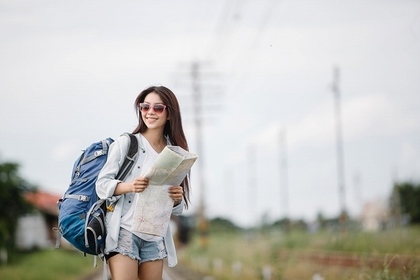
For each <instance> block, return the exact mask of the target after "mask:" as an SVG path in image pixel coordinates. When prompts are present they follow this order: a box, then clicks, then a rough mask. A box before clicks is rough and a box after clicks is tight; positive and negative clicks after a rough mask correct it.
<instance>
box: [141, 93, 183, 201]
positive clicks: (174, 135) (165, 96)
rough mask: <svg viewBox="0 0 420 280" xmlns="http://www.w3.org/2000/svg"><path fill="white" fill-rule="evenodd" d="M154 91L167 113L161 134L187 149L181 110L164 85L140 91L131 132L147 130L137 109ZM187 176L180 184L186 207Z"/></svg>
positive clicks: (175, 144) (174, 143) (173, 143)
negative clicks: (136, 122)
mask: <svg viewBox="0 0 420 280" xmlns="http://www.w3.org/2000/svg"><path fill="white" fill-rule="evenodd" d="M152 92H154V93H156V94H158V95H159V97H160V98H161V99H162V101H163V104H165V105H166V111H167V113H168V118H169V119H168V120H167V121H166V124H165V128H164V130H163V134H164V135H165V136H166V137H168V138H169V141H170V142H171V144H172V145H174V146H180V147H181V148H183V149H185V150H187V151H188V143H187V139H186V137H185V134H184V129H183V128H182V119H181V110H180V108H179V103H178V100H177V98H176V96H175V94H174V93H173V92H172V91H171V90H170V89H168V88H167V87H164V86H151V87H148V88H146V89H145V90H143V91H142V92H140V94H139V95H138V96H137V98H136V101H135V102H134V108H135V110H136V114H137V118H138V120H139V123H138V125H137V127H136V128H135V129H134V131H133V134H136V133H143V132H145V131H146V130H147V126H146V124H145V123H144V122H143V119H142V117H141V113H140V111H139V105H140V103H143V102H144V99H145V98H146V96H147V95H148V94H149V93H152ZM189 185H190V184H189V181H188V177H186V178H185V179H184V181H183V182H182V184H181V186H182V187H183V189H184V201H185V205H186V208H188V202H189V200H190V187H189Z"/></svg>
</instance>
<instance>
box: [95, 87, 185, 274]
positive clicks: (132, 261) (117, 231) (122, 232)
mask: <svg viewBox="0 0 420 280" xmlns="http://www.w3.org/2000/svg"><path fill="white" fill-rule="evenodd" d="M134 105H135V109H136V113H137V117H138V125H137V127H136V129H134V131H133V134H134V135H135V136H136V137H137V138H138V140H139V144H140V150H141V151H142V152H140V153H139V155H138V157H137V158H135V159H134V161H135V166H136V168H134V169H133V171H131V173H129V175H128V176H127V178H126V179H125V180H124V181H120V180H117V179H115V178H116V175H117V174H116V172H117V170H118V169H119V168H120V166H119V165H120V163H121V155H125V154H126V150H127V149H128V148H127V145H126V142H124V141H125V140H126V137H120V138H119V139H117V140H116V141H115V142H114V143H113V144H112V145H111V146H110V149H109V156H108V159H107V162H106V163H105V165H104V167H103V169H102V171H101V173H100V174H99V176H98V180H97V183H96V191H97V193H98V196H99V197H100V198H102V199H107V198H111V197H114V196H119V197H120V198H119V199H118V201H117V203H116V205H115V208H114V209H113V211H109V212H108V213H107V216H106V227H107V231H108V235H107V237H106V248H105V258H106V259H107V261H108V263H109V268H110V271H111V274H112V277H113V279H120V277H121V276H122V275H123V276H124V277H125V278H124V279H151V280H152V279H162V271H163V259H165V258H168V265H169V266H170V267H172V266H175V265H176V264H177V257H176V252H175V246H174V241H173V239H172V233H171V230H170V228H169V227H168V228H167V229H164V231H165V230H166V234H164V233H162V234H159V235H157V234H150V232H140V231H137V230H136V229H134V227H133V223H134V221H135V218H134V217H135V216H136V213H137V212H136V209H137V208H136V207H137V205H139V203H140V198H141V197H140V196H141V195H144V193H143V192H144V191H145V190H146V189H147V188H148V187H149V179H148V178H147V177H146V176H145V175H143V174H144V173H145V171H147V170H148V169H149V167H150V166H151V165H152V164H153V162H154V161H155V160H156V158H157V157H158V155H159V153H161V152H162V150H163V149H164V148H165V147H166V146H167V145H174V146H180V147H181V148H183V149H185V150H188V144H187V140H186V138H185V135H184V130H183V128H182V122H181V114H180V108H179V104H178V101H177V98H176V97H175V94H174V93H173V92H172V91H171V90H170V89H168V88H166V87H163V86H156V87H155V86H152V87H149V88H147V89H145V90H144V91H142V92H141V93H140V94H139V95H138V96H137V98H136V100H135V102H134ZM153 187H156V186H153ZM189 191H190V189H189V176H186V177H185V178H184V179H183V181H182V183H181V184H180V186H170V187H169V188H168V196H169V197H170V198H171V199H172V200H173V208H172V214H174V215H179V214H181V213H182V211H183V208H184V206H185V207H188V202H189ZM146 193H147V192H146ZM142 197H143V196H142ZM169 203H170V204H169V207H171V206H172V201H171V200H169ZM141 207H142V208H147V209H146V210H144V211H149V212H153V211H157V210H158V209H157V207H159V209H160V210H161V209H162V208H164V207H165V206H164V205H161V204H159V203H158V202H156V201H155V202H154V203H153V204H151V206H146V205H144V204H141ZM169 210H171V209H169Z"/></svg>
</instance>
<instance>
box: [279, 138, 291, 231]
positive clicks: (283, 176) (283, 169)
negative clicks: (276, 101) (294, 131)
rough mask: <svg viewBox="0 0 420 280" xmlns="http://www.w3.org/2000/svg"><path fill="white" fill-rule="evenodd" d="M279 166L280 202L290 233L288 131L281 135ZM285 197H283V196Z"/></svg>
mask: <svg viewBox="0 0 420 280" xmlns="http://www.w3.org/2000/svg"><path fill="white" fill-rule="evenodd" d="M279 147H280V154H279V159H280V160H279V165H280V172H279V174H280V178H279V179H280V180H279V182H280V201H283V209H284V210H283V211H284V218H285V222H286V225H285V226H286V228H285V229H286V232H289V229H290V221H289V186H288V185H289V178H288V174H287V151H286V130H281V131H280V134H279ZM282 195H283V196H282ZM280 217H281V215H280Z"/></svg>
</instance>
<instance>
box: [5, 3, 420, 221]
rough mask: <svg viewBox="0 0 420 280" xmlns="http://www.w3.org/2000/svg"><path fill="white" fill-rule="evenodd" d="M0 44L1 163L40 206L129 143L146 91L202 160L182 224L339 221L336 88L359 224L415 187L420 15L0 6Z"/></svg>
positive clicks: (384, 10) (416, 9) (238, 6)
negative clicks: (176, 108)
mask: <svg viewBox="0 0 420 280" xmlns="http://www.w3.org/2000/svg"><path fill="white" fill-rule="evenodd" d="M0 38H1V40H0V108H1V109H0V124H1V130H0V161H1V162H5V161H13V162H18V163H19V164H20V172H21V175H22V176H23V177H24V178H25V179H26V180H27V181H29V182H31V183H33V184H35V185H37V186H38V187H39V189H41V190H43V191H48V192H51V193H54V194H57V195H62V194H63V193H64V192H65V190H66V189H67V187H68V184H69V181H70V176H71V169H72V165H73V162H74V161H75V160H76V158H77V157H78V156H79V154H80V152H81V150H82V149H84V148H85V147H87V146H88V145H89V144H90V143H92V142H95V141H98V140H100V139H103V138H106V137H112V138H117V137H118V136H119V135H120V134H122V133H123V132H126V131H132V130H133V129H134V128H135V126H136V123H137V119H136V114H135V111H134V107H133V104H134V100H135V98H136V96H137V95H138V94H139V93H140V92H141V91H142V90H143V89H145V88H146V87H148V86H150V85H165V86H167V87H169V88H170V89H172V90H173V91H174V92H175V94H176V95H177V96H178V99H179V102H180V105H181V110H182V117H183V121H184V129H185V133H186V135H187V138H188V141H189V145H190V150H191V151H192V152H196V151H197V150H201V152H200V154H199V161H198V162H197V164H196V165H195V166H194V167H193V169H192V193H191V199H192V206H191V207H190V209H188V210H187V211H186V212H185V214H187V215H193V214H194V213H196V211H197V209H198V206H199V203H200V197H203V198H204V203H205V210H206V215H207V216H208V217H209V218H212V217H219V216H220V217H224V218H228V219H231V220H232V221H234V222H235V223H237V224H239V225H244V226H247V225H253V224H256V223H258V222H259V221H260V220H261V217H263V216H264V217H265V219H266V220H268V221H275V220H277V219H279V218H282V217H285V216H288V217H290V218H293V219H306V220H313V219H315V218H316V216H317V215H318V214H320V213H321V214H323V215H324V216H326V217H335V216H337V215H338V213H339V211H340V210H341V208H342V207H343V205H342V204H341V203H340V191H339V186H338V185H339V183H338V175H337V174H338V167H337V166H338V165H337V152H336V144H337V141H336V134H335V133H336V118H335V111H334V110H335V105H334V104H335V103H334V102H335V99H334V94H333V85H334V83H335V85H336V88H337V89H338V92H339V94H340V100H339V104H340V108H341V111H340V112H341V114H340V116H341V131H342V138H343V141H342V147H343V166H344V169H343V171H344V197H345V204H344V207H345V208H346V210H347V211H348V212H349V213H350V215H351V216H353V217H358V216H359V215H360V213H361V210H362V208H363V205H365V204H366V203H368V202H372V201H377V200H384V199H387V198H388V197H389V196H390V192H391V190H392V186H393V184H394V182H398V181H415V182H419V181H420V174H419V171H420V145H419V143H420V123H419V120H420V109H419V107H420V106H419V105H420V78H419V77H420V2H419V1H414V0H413V1H409V0H387V1H375V0H370V1H353V0H342V1H333V0H313V1H305V0H301V1H291V0H284V1H276V0H263V1H257V0H237V1H227V0H225V1H222V0H212V1H209V0H201V1H193V0H180V1H164V0H160V1H159V0H158V1H138V0H137V1H118V2H115V1H108V0H105V1H104V0H101V1H97V0H93V1H71V2H69V1H42V0H34V1H21V0H17V1H4V0H0ZM193 65H198V72H197V73H198V78H197V79H195V80H193V78H192V69H193ZM335 69H337V71H338V73H339V75H338V79H336V80H335V78H334V71H335ZM334 81H335V82H334ZM194 85H195V87H194ZM198 93H199V94H200V96H201V99H202V103H201V105H200V110H199V111H200V115H199V116H196V115H195V114H194V106H197V105H196V104H195V103H194V98H193V97H194V96H197V94H198ZM197 117H199V118H200V120H201V121H202V125H201V126H200V129H199V130H197V129H196V125H195V122H194V120H195V119H196V118H197ZM197 131H201V133H202V139H203V141H202V142H201V145H199V144H198V143H197V137H196V132H197ZM200 147H201V148H200ZM201 174H202V175H203V180H200V179H199V178H200V177H199V176H201Z"/></svg>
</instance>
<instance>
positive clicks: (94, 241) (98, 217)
mask: <svg viewBox="0 0 420 280" xmlns="http://www.w3.org/2000/svg"><path fill="white" fill-rule="evenodd" d="M123 135H126V136H128V137H129V138H130V147H129V149H128V153H127V155H126V157H125V160H124V163H123V165H122V166H121V168H120V170H119V172H118V174H117V176H116V179H118V180H124V179H125V177H126V176H127V175H128V174H129V173H130V171H131V170H132V168H133V166H134V163H135V161H136V159H137V156H138V141H137V137H136V136H134V135H133V134H130V133H124V134H123ZM113 142H114V140H113V139H111V138H107V139H104V140H102V141H99V142H95V143H93V144H91V145H90V146H89V147H87V148H86V150H84V151H83V153H82V154H81V155H80V156H79V157H78V158H77V160H76V161H75V163H74V166H73V172H72V177H71V183H70V186H69V188H68V189H67V191H66V192H65V194H64V195H63V197H62V198H61V199H60V200H59V201H58V202H57V206H58V209H59V214H58V236H57V244H56V248H58V247H59V246H60V239H61V236H63V237H64V238H65V239H66V240H67V241H68V242H70V244H72V245H73V246H74V247H76V248H77V249H79V250H80V251H82V252H84V253H85V254H91V255H95V256H96V255H98V256H101V257H102V256H103V253H104V248H105V237H106V228H105V214H106V206H107V205H106V204H107V203H106V200H104V199H99V198H98V195H97V194H96V186H95V184H96V180H97V177H98V175H99V172H100V171H101V169H102V167H103V166H104V164H105V162H106V160H107V158H108V149H109V146H110V145H111V143H113Z"/></svg>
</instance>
